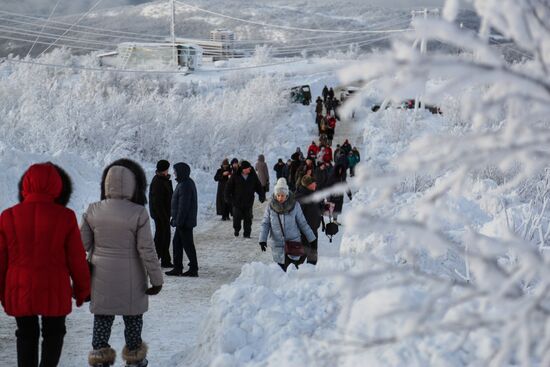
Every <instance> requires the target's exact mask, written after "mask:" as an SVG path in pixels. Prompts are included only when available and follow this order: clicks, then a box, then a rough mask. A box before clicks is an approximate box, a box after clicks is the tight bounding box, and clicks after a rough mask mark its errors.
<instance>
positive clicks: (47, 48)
mask: <svg viewBox="0 0 550 367" xmlns="http://www.w3.org/2000/svg"><path fill="white" fill-rule="evenodd" d="M102 1H103V0H97V2H96V3H95V4H94V5H93V6H92V7H91V8H90V10H88V11H87V12H86V13H85V14H84V15H82V16H81V17H80V18H78V19H77V21H76V22H75V23H74V24H72V25H71V26H70V27H69V28H68V29H67V30H66V31H65V32H63V34H62V35H61V37H63V36H64V35H66V34H67V32H69V31H70V30H71V29H72V28H73V27H74V26H75V25H77V24H78V23H80V21H81V20H82V19H84V18H86V17H87V16H88V14H90V13H91V12H92V10H94V9H95V8H96V7H97V6H98V5H99V4H100V3H101V2H102ZM57 41H59V38H58V39H56V40H55V41H54V42H53V43H52V44H51V45H49V46H48V47H46V49H45V50H44V51H42V52H41V53H40V55H39V56H41V55H43V54H44V53H45V52H46V51H48V50H49V49H50V48H52V47H53V46H54V45H55V44H56V43H57Z"/></svg>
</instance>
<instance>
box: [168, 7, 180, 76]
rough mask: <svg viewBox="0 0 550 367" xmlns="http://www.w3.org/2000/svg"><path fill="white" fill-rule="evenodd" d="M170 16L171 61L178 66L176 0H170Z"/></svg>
mask: <svg viewBox="0 0 550 367" xmlns="http://www.w3.org/2000/svg"><path fill="white" fill-rule="evenodd" d="M170 5H171V7H172V18H171V22H170V38H171V39H172V62H173V63H174V65H175V66H176V68H177V66H178V49H177V48H176V0H170Z"/></svg>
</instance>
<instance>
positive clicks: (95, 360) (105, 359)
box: [88, 347, 116, 367]
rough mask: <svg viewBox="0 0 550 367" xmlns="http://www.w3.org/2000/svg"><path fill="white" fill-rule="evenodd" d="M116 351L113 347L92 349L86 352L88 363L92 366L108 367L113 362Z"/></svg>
mask: <svg viewBox="0 0 550 367" xmlns="http://www.w3.org/2000/svg"><path fill="white" fill-rule="evenodd" d="M115 359H116V351H115V350H114V349H113V348H109V347H107V348H101V349H94V350H92V351H91V352H90V354H88V363H89V364H90V366H92V367H109V366H112V365H113V364H115Z"/></svg>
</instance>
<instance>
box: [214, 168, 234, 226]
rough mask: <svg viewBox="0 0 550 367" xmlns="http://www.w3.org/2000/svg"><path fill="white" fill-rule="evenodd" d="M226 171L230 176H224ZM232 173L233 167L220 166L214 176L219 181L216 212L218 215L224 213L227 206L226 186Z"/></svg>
mask: <svg viewBox="0 0 550 367" xmlns="http://www.w3.org/2000/svg"><path fill="white" fill-rule="evenodd" d="M224 172H229V175H228V176H224V175H223V173H224ZM230 175H231V168H227V169H225V168H223V167H221V168H219V169H218V171H217V172H216V175H215V176H214V181H216V182H218V191H217V192H216V214H218V215H224V211H223V209H224V207H225V199H224V195H225V186H227V182H228V181H229V176H230Z"/></svg>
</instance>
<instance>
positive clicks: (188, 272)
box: [181, 269, 199, 278]
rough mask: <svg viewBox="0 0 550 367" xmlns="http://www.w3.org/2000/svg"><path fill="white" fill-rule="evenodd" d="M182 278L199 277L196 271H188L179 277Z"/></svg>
mask: <svg viewBox="0 0 550 367" xmlns="http://www.w3.org/2000/svg"><path fill="white" fill-rule="evenodd" d="M181 276H182V277H193V278H196V277H198V276H199V272H198V270H193V269H189V270H187V271H186V272H185V273H183V274H182V275H181Z"/></svg>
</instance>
